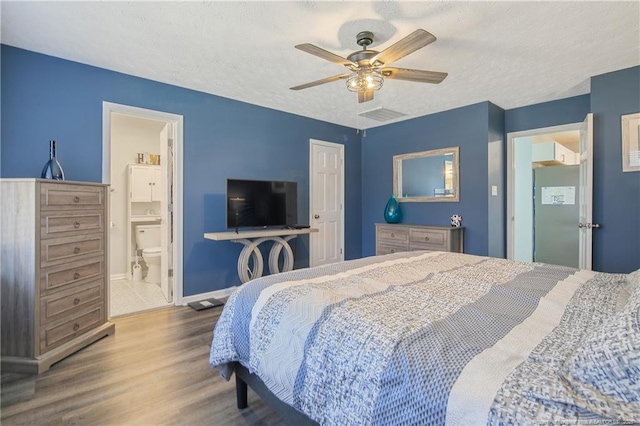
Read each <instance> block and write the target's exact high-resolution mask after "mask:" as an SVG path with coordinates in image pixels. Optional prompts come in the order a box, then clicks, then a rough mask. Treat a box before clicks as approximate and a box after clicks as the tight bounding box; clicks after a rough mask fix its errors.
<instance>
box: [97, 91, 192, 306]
mask: <svg viewBox="0 0 640 426" xmlns="http://www.w3.org/2000/svg"><path fill="white" fill-rule="evenodd" d="M112 112H117V113H120V114H126V115H131V116H136V117H140V118H145V119H151V120H158V121H165V122H170V123H172V124H173V126H171V127H172V128H173V135H172V137H173V158H174V162H173V165H174V174H173V188H174V191H173V200H172V202H173V211H174V215H173V218H174V219H173V220H174V222H173V242H174V244H173V253H172V255H173V261H174V262H173V296H174V299H173V304H174V305H176V306H179V305H182V295H183V291H184V289H183V282H182V277H183V272H182V269H183V259H182V243H183V242H182V237H183V206H182V204H183V146H184V142H183V117H182V116H181V115H177V114H171V113H168V112H162V111H154V110H151V109H146V108H138V107H134V106H130V105H122V104H116V103H112V102H102V183H107V184H110V183H111V113H112ZM107 223H109V219H108V220H107ZM108 226H109V225H108ZM109 229H111V227H110V226H109ZM109 250H110V247H109V246H108V247H107V253H109ZM105 267H106V270H107V271H109V270H110V269H109V268H110V266H109V264H108V262H107V265H106V266H105ZM109 305H110V304H109V303H107V306H109ZM108 309H110V306H109V308H108ZM108 315H110V312H107V316H108Z"/></svg>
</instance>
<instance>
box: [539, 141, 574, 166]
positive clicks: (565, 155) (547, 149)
mask: <svg viewBox="0 0 640 426" xmlns="http://www.w3.org/2000/svg"><path fill="white" fill-rule="evenodd" d="M531 161H532V162H534V163H542V164H544V165H547V166H554V165H566V166H571V165H574V164H579V163H580V158H579V155H578V154H577V153H575V152H573V151H571V150H570V149H569V148H567V147H565V146H564V145H560V144H559V143H558V142H544V143H534V144H533V145H532V146H531Z"/></svg>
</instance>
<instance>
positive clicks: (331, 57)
mask: <svg viewBox="0 0 640 426" xmlns="http://www.w3.org/2000/svg"><path fill="white" fill-rule="evenodd" d="M295 48H296V49H299V50H302V51H303V52H307V53H311V54H312V55H315V56H317V57H319V58H322V59H326V60H327V61H330V62H333V63H335V64H338V65H343V66H345V67H356V68H358V64H356V63H355V62H351V61H350V60H348V59H346V58H343V57H342V56H338V55H336V54H335V53H331V52H329V51H328V50H324V49H322V48H320V47H318V46H315V45H313V44H311V43H304V44H298V45H297V46H295Z"/></svg>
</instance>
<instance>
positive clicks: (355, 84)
mask: <svg viewBox="0 0 640 426" xmlns="http://www.w3.org/2000/svg"><path fill="white" fill-rule="evenodd" d="M382 83H384V78H383V77H382V74H381V73H380V72H379V71H377V70H375V69H361V70H358V71H356V72H354V73H353V74H351V75H350V76H349V77H348V78H347V82H346V84H347V89H349V90H350V91H351V92H366V91H369V90H380V88H381V87H382Z"/></svg>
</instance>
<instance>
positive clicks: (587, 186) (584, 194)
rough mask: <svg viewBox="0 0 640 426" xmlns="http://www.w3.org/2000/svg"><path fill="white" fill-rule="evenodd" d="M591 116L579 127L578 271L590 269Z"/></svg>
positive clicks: (591, 207) (592, 225)
mask: <svg viewBox="0 0 640 426" xmlns="http://www.w3.org/2000/svg"><path fill="white" fill-rule="evenodd" d="M592 216H593V114H592V113H589V114H587V118H585V119H584V121H583V122H582V125H581V126H580V223H579V224H578V226H579V227H580V239H579V249H580V254H579V256H580V257H579V262H578V267H579V268H580V269H588V270H591V269H592V265H591V260H592V246H593V238H592V237H593V229H594V227H596V228H597V227H599V226H600V225H597V224H595V226H594V224H593V223H592Z"/></svg>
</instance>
